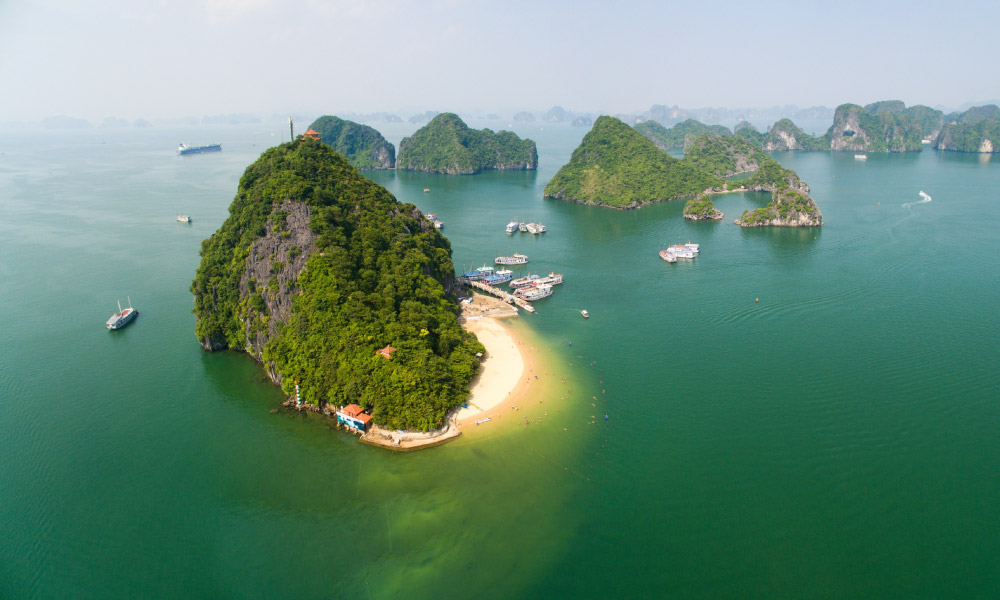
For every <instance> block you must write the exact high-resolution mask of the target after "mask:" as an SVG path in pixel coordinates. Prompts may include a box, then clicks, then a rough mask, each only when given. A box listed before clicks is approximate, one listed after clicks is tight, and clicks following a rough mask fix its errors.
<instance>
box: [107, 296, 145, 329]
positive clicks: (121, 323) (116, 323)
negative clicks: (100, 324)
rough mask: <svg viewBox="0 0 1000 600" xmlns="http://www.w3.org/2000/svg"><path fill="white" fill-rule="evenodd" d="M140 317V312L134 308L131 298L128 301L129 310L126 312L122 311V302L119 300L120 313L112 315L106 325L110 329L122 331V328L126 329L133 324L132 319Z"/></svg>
mask: <svg viewBox="0 0 1000 600" xmlns="http://www.w3.org/2000/svg"><path fill="white" fill-rule="evenodd" d="M138 315H139V311H137V310H136V309H134V308H132V299H131V298H129V299H128V308H126V309H125V310H122V302H121V300H119V301H118V312H116V313H115V314H113V315H111V318H110V319H108V322H107V323H105V325H106V326H107V328H108V329H121V328H122V327H125V326H126V325H128V324H129V323H131V322H132V319H134V318H136V317H137V316H138Z"/></svg>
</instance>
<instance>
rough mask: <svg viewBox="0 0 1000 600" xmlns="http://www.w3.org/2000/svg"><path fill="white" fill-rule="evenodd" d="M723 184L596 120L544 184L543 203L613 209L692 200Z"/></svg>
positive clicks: (630, 132) (611, 122) (617, 125)
mask: <svg viewBox="0 0 1000 600" xmlns="http://www.w3.org/2000/svg"><path fill="white" fill-rule="evenodd" d="M724 184H725V182H724V181H723V180H722V179H721V178H720V177H717V176H715V175H711V174H709V173H706V172H704V171H701V170H699V169H697V168H695V167H694V166H692V165H691V164H689V163H687V162H685V161H682V160H679V159H676V158H674V157H672V156H670V155H668V154H667V153H666V152H663V151H661V150H660V149H658V148H657V147H656V146H655V145H654V144H653V142H651V141H650V140H648V139H646V138H645V137H643V135H642V134H640V133H639V132H638V131H636V130H635V129H633V128H631V127H629V126H628V125H626V124H625V123H623V122H622V121H620V120H618V119H616V118H614V117H609V116H601V117H598V118H597V120H596V121H594V126H593V127H591V129H590V131H588V132H587V135H585V136H583V141H581V142H580V145H579V146H578V147H577V149H576V150H574V151H573V155H572V156H571V157H570V160H569V162H568V163H566V164H565V165H563V166H562V168H560V169H559V171H558V172H557V173H556V174H555V175H554V176H553V177H552V179H550V180H549V182H548V183H547V184H546V185H545V191H544V195H545V197H546V198H557V199H561V200H568V201H570V202H578V203H581V204H596V205H600V206H610V207H613V208H638V207H640V206H642V205H643V204H648V203H650V202H661V201H664V200H673V199H677V198H685V197H694V196H695V195H697V194H699V193H702V192H704V191H705V190H708V189H712V188H721V187H723V186H724Z"/></svg>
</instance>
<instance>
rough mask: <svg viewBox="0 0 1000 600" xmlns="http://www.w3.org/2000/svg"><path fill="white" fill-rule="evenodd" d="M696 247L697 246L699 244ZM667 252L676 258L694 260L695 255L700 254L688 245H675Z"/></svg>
mask: <svg viewBox="0 0 1000 600" xmlns="http://www.w3.org/2000/svg"><path fill="white" fill-rule="evenodd" d="M695 245H696V246H697V244H695ZM667 252H668V253H670V254H671V255H672V256H674V257H675V258H694V256H695V254H697V253H698V250H696V249H694V248H690V247H689V246H688V244H674V245H673V246H670V247H669V248H667ZM664 260H666V259H664ZM667 262H670V261H667Z"/></svg>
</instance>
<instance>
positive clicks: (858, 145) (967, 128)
mask: <svg viewBox="0 0 1000 600" xmlns="http://www.w3.org/2000/svg"><path fill="white" fill-rule="evenodd" d="M635 130H636V131H638V132H639V133H641V134H642V135H644V136H646V137H647V138H649V139H650V140H651V141H652V142H653V143H654V144H656V146H657V147H658V148H660V149H661V150H667V149H673V148H680V147H682V146H684V144H685V142H686V141H687V140H689V139H690V138H691V137H697V136H699V135H704V134H706V133H710V134H715V135H719V136H722V137H727V136H734V137H738V138H742V139H744V140H746V141H748V142H750V143H751V144H752V145H754V146H756V147H758V148H761V149H763V150H765V151H767V152H774V151H800V150H827V151H829V150H833V151H843V152H919V151H920V150H921V149H922V148H923V147H924V146H930V147H933V148H935V149H937V150H947V151H956V152H979V153H994V152H1000V107H997V106H996V105H995V104H987V105H984V106H975V107H972V108H970V109H969V110H967V111H965V112H956V113H951V114H948V115H945V114H944V113H942V112H941V111H939V110H936V109H933V108H930V107H928V106H923V105H920V104H918V105H914V106H906V104H904V103H903V102H902V101H901V100H882V101H879V102H873V103H871V104H867V105H865V106H860V105H858V104H841V105H840V106H838V107H837V109H836V110H835V111H834V117H833V123H832V124H831V125H830V128H829V129H828V130H827V132H826V133H825V134H824V135H821V136H813V135H810V134H808V133H806V132H805V131H803V130H802V129H801V128H799V127H798V126H796V125H795V123H793V122H792V121H791V120H790V119H781V120H779V121H777V122H776V123H774V124H773V125H771V126H770V127H769V128H768V129H767V131H766V132H761V131H758V130H757V129H756V128H755V127H754V126H753V124H751V123H749V122H747V121H741V122H739V123H738V124H737V125H736V127H735V128H734V129H733V131H730V130H729V129H728V128H726V127H724V126H722V125H705V124H703V123H700V122H698V121H695V120H693V119H688V120H686V121H682V122H680V123H677V124H676V125H674V126H673V127H664V126H663V125H662V124H660V123H658V122H656V121H653V120H647V121H644V122H642V123H639V124H637V125H635Z"/></svg>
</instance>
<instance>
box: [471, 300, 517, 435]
mask: <svg viewBox="0 0 1000 600" xmlns="http://www.w3.org/2000/svg"><path fill="white" fill-rule="evenodd" d="M463 327H465V328H466V329H467V330H469V331H471V332H473V333H475V334H476V337H477V338H479V341H480V342H482V344H483V346H486V360H485V361H484V362H483V368H482V371H480V373H479V375H478V376H477V378H476V379H475V380H474V381H473V385H472V389H471V390H470V394H469V399H468V401H467V404H468V405H469V407H468V408H462V409H460V410H459V411H458V414H457V415H456V417H457V420H458V424H459V426H460V427H462V429H463V431H465V432H467V433H468V432H471V431H473V430H476V429H479V428H480V427H485V426H486V425H487V423H484V424H482V425H479V426H477V425H476V424H475V421H476V420H479V419H485V418H487V417H489V418H491V419H493V420H497V419H500V420H501V421H502V417H503V415H504V414H505V413H510V410H509V408H510V407H511V406H514V405H516V403H517V402H518V401H520V400H521V399H522V398H524V396H525V395H526V393H527V390H528V386H529V383H528V382H529V378H528V377H527V375H526V373H529V372H530V371H531V370H532V368H533V361H532V360H531V358H530V356H528V355H527V353H526V352H524V351H523V346H524V345H523V343H521V342H520V340H518V339H517V338H515V337H514V335H513V334H512V333H511V331H510V329H509V328H508V327H506V326H504V325H502V324H501V323H500V321H498V320H496V319H491V318H480V319H475V320H468V321H466V322H465V323H464V324H463ZM508 416H509V415H508ZM494 424H496V423H494V421H491V422H490V423H488V425H494Z"/></svg>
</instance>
